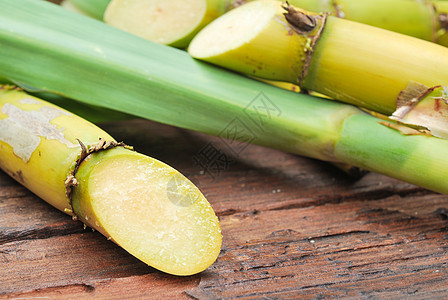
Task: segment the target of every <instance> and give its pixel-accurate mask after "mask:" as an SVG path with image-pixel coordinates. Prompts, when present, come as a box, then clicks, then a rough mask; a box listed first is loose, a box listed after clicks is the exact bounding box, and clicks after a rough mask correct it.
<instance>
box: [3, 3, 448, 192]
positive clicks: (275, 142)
mask: <svg viewBox="0 0 448 300" xmlns="http://www.w3.org/2000/svg"><path fill="white" fill-rule="evenodd" d="M0 18H1V19H2V20H3V22H0V56H1V57H2V58H3V59H2V60H0V75H1V76H3V77H5V78H9V79H10V80H14V81H15V82H22V83H24V84H27V85H29V86H33V87H36V88H38V89H40V90H42V91H49V92H53V93H57V94H59V95H63V96H66V97H68V98H73V99H77V100H79V101H82V102H84V103H88V104H93V105H97V106H101V107H108V108H111V109H114V110H118V111H122V112H126V113H129V114H133V115H135V116H140V117H144V118H148V119H151V120H154V121H158V122H162V123H166V124H170V125H174V126H178V127H182V128H188V129H192V130H196V131H201V132H204V133H208V134H212V135H217V136H219V137H220V138H222V140H223V141H225V143H226V145H227V146H228V147H229V148H230V150H232V151H233V153H234V155H235V156H238V155H239V154H240V153H241V152H242V151H244V147H245V146H244V145H245V144H243V143H240V141H243V142H251V143H257V144H260V145H265V146H269V147H273V148H278V149H281V150H284V151H289V152H293V153H297V154H300V155H305V156H309V157H313V158H317V159H322V160H327V161H332V162H342V163H348V164H354V165H357V166H359V167H362V168H364V169H367V170H373V171H376V172H378V173H382V174H386V175H389V176H391V177H395V178H398V179H402V180H408V181H409V182H412V183H415V184H417V185H420V186H423V187H426V188H431V189H433V190H435V191H438V192H441V193H448V186H447V185H446V183H445V181H444V178H446V176H447V175H448V174H447V173H448V168H446V167H443V166H446V165H447V164H448V159H447V158H445V156H443V155H440V154H441V153H444V152H446V151H447V150H448V141H446V140H442V139H437V138H434V137H426V136H412V137H409V136H405V135H402V134H401V133H400V132H399V131H397V130H393V129H390V128H387V127H385V126H383V125H381V124H379V123H378V121H379V119H377V118H375V117H372V116H369V115H367V114H365V113H363V112H361V111H360V110H358V109H357V108H355V107H353V106H350V105H347V104H341V103H338V102H335V101H328V100H324V99H319V98H315V97H312V96H308V95H297V93H294V92H290V91H286V90H283V89H280V88H276V87H273V86H270V85H267V84H264V83H261V82H258V81H255V80H252V79H249V78H245V77H242V76H240V75H238V74H235V73H232V72H228V71H226V70H223V69H220V68H216V67H213V66H210V65H208V64H206V63H202V62H199V61H196V60H194V59H192V58H191V57H189V56H188V54H187V53H186V52H184V51H181V50H178V49H174V48H170V47H166V46H163V45H157V44H154V43H151V42H149V41H145V40H143V39H140V38H138V37H135V36H132V35H130V34H127V33H125V32H122V31H120V30H117V29H114V28H112V27H110V26H107V25H106V24H103V23H100V22H97V21H95V20H92V19H89V18H88V17H85V16H82V15H77V14H73V13H70V12H67V11H65V10H64V9H62V8H60V7H58V6H55V5H52V4H49V3H46V2H44V1H35V0H17V1H9V0H0ZM365 123H366V126H364V124H365ZM355 133H356V134H355ZM420 145H424V147H426V148H427V149H425V151H421V146H420ZM426 150H430V151H426ZM385 156H387V157H385ZM423 161H426V163H423ZM385 162H394V163H393V164H387V163H385ZM414 164H415V166H416V167H412V166H413V165H414ZM410 166H411V167H410ZM439 166H442V167H439ZM423 169H424V170H423Z"/></svg>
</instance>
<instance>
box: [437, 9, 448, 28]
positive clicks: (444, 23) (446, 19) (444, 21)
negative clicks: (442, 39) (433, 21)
mask: <svg viewBox="0 0 448 300" xmlns="http://www.w3.org/2000/svg"><path fill="white" fill-rule="evenodd" d="M439 24H440V28H442V29H444V30H448V14H446V13H442V14H439Z"/></svg>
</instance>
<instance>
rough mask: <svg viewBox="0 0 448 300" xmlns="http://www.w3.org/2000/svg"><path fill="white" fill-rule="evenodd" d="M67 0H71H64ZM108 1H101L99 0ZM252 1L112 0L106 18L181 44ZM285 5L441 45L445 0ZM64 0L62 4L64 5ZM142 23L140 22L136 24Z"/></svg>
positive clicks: (79, 3) (78, 0)
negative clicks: (228, 13)
mask: <svg viewBox="0 0 448 300" xmlns="http://www.w3.org/2000/svg"><path fill="white" fill-rule="evenodd" d="M66 1H73V0H66ZM95 1H98V0H93V2H92V0H74V4H75V5H76V6H75V7H77V8H78V9H80V10H82V11H83V12H85V13H87V14H90V15H96V18H98V19H101V17H102V16H103V14H104V11H105V4H100V5H98V4H95V3H96V2H95ZM102 1H104V3H106V2H109V1H110V0H101V1H100V2H101V3H103V2H102ZM251 1H253V0H195V1H192V0H190V1H174V0H170V1H167V0H112V1H111V3H110V7H109V9H108V10H107V12H106V14H105V16H104V17H105V20H106V22H107V23H109V24H111V25H113V26H116V27H118V28H121V29H123V30H125V31H128V32H131V33H133V34H136V35H138V36H140V37H143V38H146V39H149V40H152V41H155V42H158V43H161V44H168V45H171V46H175V47H181V48H184V47H186V46H187V45H188V43H189V42H190V41H191V39H192V38H193V37H194V35H195V34H196V33H197V32H198V31H199V30H200V29H201V28H203V27H204V26H205V25H207V24H208V23H209V22H211V21H212V20H214V19H215V18H217V17H218V16H220V15H222V14H224V13H226V12H228V11H229V10H231V9H233V8H234V7H237V6H240V5H242V4H244V3H247V2H251ZM288 2H289V3H290V4H291V5H294V6H296V7H300V8H302V9H305V10H308V11H313V12H325V13H331V14H333V15H335V16H337V17H340V18H345V19H348V20H352V21H356V22H360V23H365V24H368V25H372V26H376V27H380V28H384V29H387V30H391V31H395V32H399V33H402V34H406V35H410V36H414V37H417V38H421V39H425V40H428V41H432V42H436V43H439V44H441V45H444V46H446V45H447V44H446V42H445V40H446V38H445V35H446V30H447V27H448V26H447V22H446V16H447V13H448V5H447V2H446V1H443V0H434V1H419V0H411V1H410V0H362V1H359V0H331V1H329V0H290V1H288ZM70 3H71V2H69V3H68V4H70ZM142 24H144V25H143V26H142Z"/></svg>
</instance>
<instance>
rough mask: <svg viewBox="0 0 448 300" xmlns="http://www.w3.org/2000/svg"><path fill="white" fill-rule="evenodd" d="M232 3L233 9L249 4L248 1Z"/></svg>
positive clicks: (237, 0)
mask: <svg viewBox="0 0 448 300" xmlns="http://www.w3.org/2000/svg"><path fill="white" fill-rule="evenodd" d="M231 2H232V8H237V7H238V6H241V5H243V4H246V3H247V0H234V1H231Z"/></svg>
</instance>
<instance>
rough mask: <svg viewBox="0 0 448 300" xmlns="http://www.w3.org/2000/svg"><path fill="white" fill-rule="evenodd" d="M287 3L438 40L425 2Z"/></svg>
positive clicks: (341, 0)
mask: <svg viewBox="0 0 448 300" xmlns="http://www.w3.org/2000/svg"><path fill="white" fill-rule="evenodd" d="M288 2H289V3H290V4H291V5H293V6H297V7H300V8H302V9H305V10H308V11H313V12H322V13H331V14H333V15H335V16H337V17H340V18H345V19H348V20H351V21H356V22H360V23H364V24H368V25H372V26H375V27H379V28H383V29H387V30H390V31H395V32H399V33H402V34H406V35H410V36H413V37H417V38H421V39H425V40H429V41H434V40H435V37H436V35H435V29H436V28H435V27H434V24H435V19H434V18H435V17H436V16H435V14H434V9H433V7H432V6H431V5H430V4H428V3H424V2H423V1H408V0H393V1H391V0H363V1H359V0H335V1H319V0H318V1H316V0H290V1H288Z"/></svg>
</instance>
